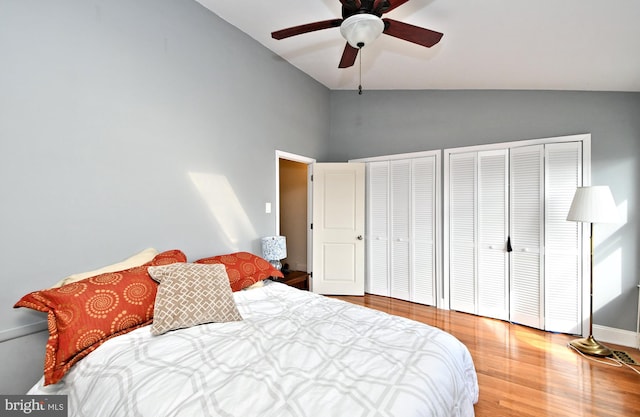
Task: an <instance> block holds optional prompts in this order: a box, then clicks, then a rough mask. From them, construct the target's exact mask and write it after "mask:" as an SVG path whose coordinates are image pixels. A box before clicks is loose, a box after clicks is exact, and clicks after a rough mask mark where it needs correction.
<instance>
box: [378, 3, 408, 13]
mask: <svg viewBox="0 0 640 417" xmlns="http://www.w3.org/2000/svg"><path fill="white" fill-rule="evenodd" d="M408 1H409V0H387V2H388V3H389V7H388V8H386V9H384V10H383V11H382V13H389V12H390V11H391V10H393V9H395V8H396V7H399V6H402V5H403V4H405V3H406V2H408Z"/></svg>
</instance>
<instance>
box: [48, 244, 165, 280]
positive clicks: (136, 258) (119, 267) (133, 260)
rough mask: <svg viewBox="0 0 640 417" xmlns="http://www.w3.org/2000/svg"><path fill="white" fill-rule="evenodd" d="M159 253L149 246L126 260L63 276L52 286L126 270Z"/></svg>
mask: <svg viewBox="0 0 640 417" xmlns="http://www.w3.org/2000/svg"><path fill="white" fill-rule="evenodd" d="M157 254H158V251H157V250H155V249H154V248H147V249H145V250H143V251H141V252H139V253H136V254H135V255H133V256H130V257H128V258H127V259H125V260H124V261H121V262H118V263H115V264H111V265H107V266H103V267H102V268H100V269H95V270H93V271H88V272H78V273H77V274H73V275H69V276H68V277H65V278H62V279H61V280H60V281H58V282H56V283H55V284H54V285H53V286H52V287H51V288H58V287H62V286H63V285H67V284H71V283H72V282H76V281H80V280H83V279H85V278H89V277H95V276H96V275H100V274H106V273H107V272H118V271H124V270H125V269H129V268H134V267H136V266H140V265H144V264H146V263H147V262H149V261H151V260H152V259H153V258H154V257H155V256H156V255H157Z"/></svg>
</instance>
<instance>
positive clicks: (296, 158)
mask: <svg viewBox="0 0 640 417" xmlns="http://www.w3.org/2000/svg"><path fill="white" fill-rule="evenodd" d="M275 155H276V158H275V159H276V161H275V163H276V200H275V209H274V213H275V234H276V235H279V234H280V160H281V159H286V160H288V161H293V162H299V163H302V164H306V165H307V219H306V223H307V270H306V272H311V268H312V261H313V259H312V254H313V246H312V243H313V235H312V233H313V231H312V230H311V226H310V225H311V221H312V219H313V188H312V187H313V184H312V183H311V175H312V173H313V164H315V163H316V160H315V159H314V158H310V157H307V156H303V155H297V154H294V153H291V152H285V151H280V150H277V149H276V153H275Z"/></svg>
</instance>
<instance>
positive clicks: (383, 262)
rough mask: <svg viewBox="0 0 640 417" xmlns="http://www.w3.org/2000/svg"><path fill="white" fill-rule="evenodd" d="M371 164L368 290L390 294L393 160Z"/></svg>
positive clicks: (368, 165) (368, 198)
mask: <svg viewBox="0 0 640 417" xmlns="http://www.w3.org/2000/svg"><path fill="white" fill-rule="evenodd" d="M366 166H367V178H368V180H367V236H366V237H367V239H365V242H367V243H368V245H366V250H367V256H366V258H367V271H366V275H367V278H366V279H365V286H366V288H365V291H366V292H367V293H369V294H376V295H383V296H385V297H388V296H389V276H390V273H389V271H390V270H389V256H388V253H389V221H388V216H389V161H379V162H370V163H368V164H366Z"/></svg>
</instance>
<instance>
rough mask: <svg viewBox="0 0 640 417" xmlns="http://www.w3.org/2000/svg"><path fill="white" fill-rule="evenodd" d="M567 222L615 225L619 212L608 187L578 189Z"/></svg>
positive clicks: (595, 186) (596, 186)
mask: <svg viewBox="0 0 640 417" xmlns="http://www.w3.org/2000/svg"><path fill="white" fill-rule="evenodd" d="M567 220H569V221H574V222H585V223H615V222H617V221H618V210H617V209H616V203H615V201H613V195H611V190H609V187H607V186H606V185H594V186H591V187H578V189H577V190H576V193H575V195H574V196H573V201H572V202H571V208H570V209H569V214H568V215H567Z"/></svg>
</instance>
